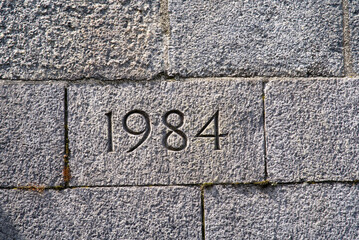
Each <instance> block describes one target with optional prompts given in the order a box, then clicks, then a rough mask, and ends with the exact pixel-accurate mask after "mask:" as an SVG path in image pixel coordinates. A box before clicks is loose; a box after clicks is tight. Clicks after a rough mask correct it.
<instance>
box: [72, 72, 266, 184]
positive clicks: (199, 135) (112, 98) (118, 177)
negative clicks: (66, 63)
mask: <svg viewBox="0 0 359 240" xmlns="http://www.w3.org/2000/svg"><path fill="white" fill-rule="evenodd" d="M68 96H69V141H70V151H71V155H70V167H71V172H72V176H73V178H72V182H71V184H72V185H75V186H78V185H113V184H116V185H117V184H130V185H143V184H145V185H147V184H192V183H202V182H242V181H259V180H262V179H263V178H264V159H263V155H264V149H263V148H264V143H263V142H264V141H263V119H262V111H263V108H262V105H263V103H262V82H261V81H258V80H236V79H217V80H214V79H206V80H196V79H189V80H186V81H182V80H181V81H161V82H157V81H151V82H141V83H122V84H116V85H113V84H112V85H108V84H104V85H101V84H91V85H89V84H73V85H71V86H69V91H68ZM133 111H135V112H133ZM141 111H143V112H141ZM178 111H179V112H178ZM181 114H183V116H182V117H181ZM127 116H128V117H127ZM181 118H182V120H181ZM146 119H147V120H146ZM110 123H111V124H110ZM126 126H127V127H126ZM216 126H218V127H216ZM202 130H203V131H202ZM216 133H217V134H216ZM216 135H217V136H218V137H215V136H216ZM141 139H144V141H141ZM140 143H141V144H140ZM138 144H140V145H138Z"/></svg>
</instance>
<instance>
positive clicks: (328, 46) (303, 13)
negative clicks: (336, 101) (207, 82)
mask: <svg viewBox="0 0 359 240" xmlns="http://www.w3.org/2000/svg"><path fill="white" fill-rule="evenodd" d="M341 4H342V2H341V1H340V0H324V1H318V0H305V1H272V0H260V1H232V0H224V1H206V0H193V1H184V0H169V12H170V27H171V38H170V43H169V73H170V74H172V75H176V74H179V75H181V76H186V77H187V76H199V77H203V76H256V75H259V76H341V75H342V74H343V56H342V55H343V53H342V50H343V46H342V45H343V31H342V22H343V20H342V14H343V12H342V6H341Z"/></svg>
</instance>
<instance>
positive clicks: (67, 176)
mask: <svg viewBox="0 0 359 240" xmlns="http://www.w3.org/2000/svg"><path fill="white" fill-rule="evenodd" d="M64 131H65V132H64V145H65V146H64V151H65V154H64V168H63V171H62V174H63V179H64V184H65V188H66V187H68V186H69V182H70V179H71V173H70V164H69V156H70V149H69V128H68V99H67V87H64Z"/></svg>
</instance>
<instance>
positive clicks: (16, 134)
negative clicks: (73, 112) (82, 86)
mask: <svg viewBox="0 0 359 240" xmlns="http://www.w3.org/2000/svg"><path fill="white" fill-rule="evenodd" d="M0 106H1V107H0V186H2V187H3V186H19V185H22V186H25V185H47V186H48V185H58V184H60V183H61V182H62V168H63V154H64V88H63V86H62V85H60V84H51V85H50V84H46V85H45V84H41V85H35V84H16V85H12V84H0Z"/></svg>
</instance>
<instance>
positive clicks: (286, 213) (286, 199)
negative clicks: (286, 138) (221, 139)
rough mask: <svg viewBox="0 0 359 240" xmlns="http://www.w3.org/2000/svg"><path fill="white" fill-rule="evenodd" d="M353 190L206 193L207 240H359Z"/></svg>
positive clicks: (219, 189)
mask: <svg viewBox="0 0 359 240" xmlns="http://www.w3.org/2000/svg"><path fill="white" fill-rule="evenodd" d="M358 214H359V189H358V186H357V185H352V184H311V185H308V184H299V185H278V186H276V187H267V188H263V187H259V186H243V185H242V186H237V187H229V186H215V187H211V188H208V189H206V191H205V219H206V220H205V228H206V239H208V240H210V239H357V238H358V237H359V222H358Z"/></svg>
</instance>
